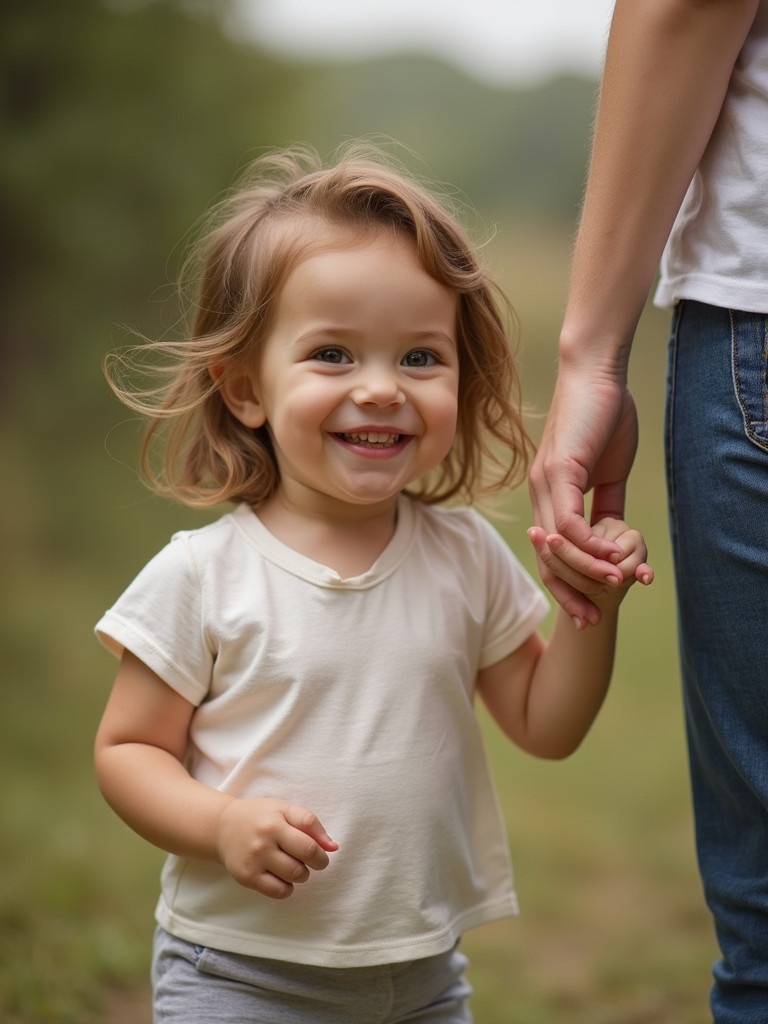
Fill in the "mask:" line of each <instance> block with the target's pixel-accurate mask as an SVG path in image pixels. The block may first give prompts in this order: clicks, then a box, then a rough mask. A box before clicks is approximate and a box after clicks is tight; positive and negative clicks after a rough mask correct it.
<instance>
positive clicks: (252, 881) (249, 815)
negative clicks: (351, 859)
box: [217, 799, 339, 900]
mask: <svg viewBox="0 0 768 1024" xmlns="http://www.w3.org/2000/svg"><path fill="white" fill-rule="evenodd" d="M217 846H218V849H219V856H220V858H221V862H222V864H223V865H224V867H225V868H226V869H227V871H228V872H229V873H230V875H232V877H233V878H234V879H235V881H236V882H239V883H240V885H243V886H245V887H246V888H247V889H255V890H256V891H257V892H260V893H261V894H262V895H263V896H270V897H271V898H272V899H276V900H281V899H286V898H287V897H288V896H290V895H291V893H292V892H293V887H294V885H296V884H298V883H300V882H306V881H307V879H308V878H309V876H310V868H311V869H312V870H313V871H321V870H322V869H323V868H325V867H327V866H328V863H329V858H328V854H329V853H333V852H334V851H335V850H338V848H339V846H338V843H336V842H334V840H333V839H331V837H330V836H329V835H328V833H327V832H326V831H325V829H324V828H323V826H322V824H321V823H320V821H319V820H318V819H317V817H316V816H315V815H314V814H313V813H312V812H311V811H308V810H306V809H305V808H304V807H297V806H296V804H289V803H286V802H285V801H283V800H237V799H234V800H232V801H231V803H229V804H227V806H226V807H225V808H224V811H223V812H222V814H221V818H220V819H219V829H218V836H217Z"/></svg>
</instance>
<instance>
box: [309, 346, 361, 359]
mask: <svg viewBox="0 0 768 1024" xmlns="http://www.w3.org/2000/svg"><path fill="white" fill-rule="evenodd" d="M312 358H313V359H317V360H318V361H319V362H321V363H337V364H339V363H349V362H351V360H350V358H349V356H348V355H347V353H346V352H345V351H344V349H341V348H336V347H335V346H333V345H327V346H326V347H325V348H319V349H318V350H317V352H313V353H312Z"/></svg>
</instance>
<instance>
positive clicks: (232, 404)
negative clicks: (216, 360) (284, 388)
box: [208, 363, 267, 430]
mask: <svg viewBox="0 0 768 1024" xmlns="http://www.w3.org/2000/svg"><path fill="white" fill-rule="evenodd" d="M224 369H225V366H224V364H223V363H222V364H219V365H216V366H212V367H210V369H209V370H208V372H209V373H210V375H211V380H213V381H214V382H215V383H216V384H218V385H219V393H220V394H221V397H222V399H223V400H224V404H225V405H226V407H227V408H228V409H229V411H230V412H231V413H232V415H233V416H234V417H235V419H237V420H239V421H240V422H241V423H242V424H243V426H244V427H250V428H251V429H252V430H255V429H256V428H257V427H263V426H264V424H265V423H266V422H267V417H266V413H265V412H264V406H263V405H262V403H261V399H260V398H259V395H258V391H257V390H256V382H255V380H254V378H253V375H252V374H250V373H244V372H243V373H235V374H232V375H227V374H225V373H224Z"/></svg>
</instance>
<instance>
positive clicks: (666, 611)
mask: <svg viewBox="0 0 768 1024" xmlns="http://www.w3.org/2000/svg"><path fill="white" fill-rule="evenodd" d="M226 11H227V5H226V3H216V4H213V3H205V2H200V0H198V2H195V3H192V2H190V0H186V2H183V0H178V2H173V0H154V2H143V3H142V2H139V0H132V2H131V0H122V2H118V0H112V3H111V4H110V5H109V6H106V5H105V4H103V3H100V2H99V0H67V2H66V3H62V2H61V0H9V2H7V3H6V4H5V5H4V8H3V13H2V16H1V17H2V26H1V29H2V30H1V31H0V67H1V68H2V72H0V83H1V85H2V92H1V98H0V130H1V131H2V136H3V160H2V162H0V236H1V237H2V239H3V244H2V247H0V356H1V357H2V366H3V370H2V375H0V461H1V464H2V465H3V467H4V479H5V487H4V491H3V502H2V505H1V506H0V508H1V509H2V517H3V518H2V527H3V536H4V537H5V539H6V546H5V549H4V554H3V572H2V576H1V577H0V580H1V581H2V582H1V584H0V587H1V590H0V601H1V602H2V604H1V610H2V616H1V618H0V636H1V639H2V649H3V655H4V658H3V668H4V681H5V686H4V698H5V704H4V710H3V715H2V716H0V777H2V779H3V793H2V828H0V861H1V862H2V864H3V874H2V878H0V1018H1V1019H2V1020H4V1021H7V1022H8V1024H45V1022H48V1021H51V1022H58V1024H70V1022H72V1024H95V1022H97V1021H103V1020H104V1019H105V1016H104V1015H105V1012H106V1011H105V1009H104V1006H105V999H106V998H107V996H108V994H109V993H110V992H112V991H113V990H120V989H121V988H123V987H126V986H127V987H132V986H136V985H139V984H142V983H143V979H144V977H145V972H146V967H147V956H148V946H149V938H150V934H151V929H152V922H151V916H152V906H153V903H154V899H155V894H156V888H157V883H156V876H157V871H158V867H159V862H160V857H159V855H158V854H157V852H156V851H153V850H151V849H149V848H148V847H147V846H146V844H144V843H142V842H141V841H140V840H138V839H137V838H136V837H134V836H133V835H132V834H131V833H130V832H129V831H128V830H127V829H126V828H125V827H124V826H123V825H122V824H121V823H120V822H118V821H117V820H116V819H115V817H114V816H113V815H112V814H111V812H110V811H109V810H108V809H107V808H106V807H105V806H104V805H103V802H102V801H101V798H100V797H99V795H98V793H97V792H96V789H95V785H94V782H93V777H92V768H91V744H92V737H93V734H94V731H95V728H96V724H97V721H98V718H99V715H100V712H101V708H102V706H103V703H104V700H105V697H106V691H107V688H108V686H109V682H110V679H111V676H112V673H113V671H114V666H113V664H112V662H111V660H110V658H109V656H108V655H107V654H106V653H105V652H103V651H101V650H100V649H99V647H98V645H97V644H96V642H95V640H94V639H93V638H92V637H91V628H92V625H93V623H94V622H95V621H96V619H97V618H98V617H99V615H100V614H101V612H102V611H103V609H104V608H105V607H106V606H107V605H108V604H109V603H110V602H111V601H112V600H113V598H114V597H115V595H116V594H117V592H118V591H119V590H120V589H122V587H123V586H124V585H125V583H126V582H127V581H128V580H129V579H130V578H131V576H132V575H133V574H134V573H135V572H136V571H137V570H138V568H139V567H140V566H141V564H142V563H143V562H144V561H145V560H146V558H147V557H148V556H149V555H150V554H151V553H153V552H154V551H155V550H156V549H157V548H158V547H159V546H160V545H161V544H162V543H164V541H165V540H166V539H167V537H168V536H169V534H170V533H171V532H172V531H173V530H175V529H180V528H184V527H187V526H194V525H198V524H200V523H201V522H202V521H203V519H202V517H201V516H200V514H196V513H194V512H189V511H185V510H179V509H177V508H173V507H172V506H170V505H166V504H164V503H161V502H159V501H158V500H155V499H153V498H151V497H150V496H149V495H148V494H147V493H146V492H145V491H144V489H143V488H142V486H141V484H140V483H139V481H138V480H137V478H136V474H135V470H134V468H133V467H134V465H135V455H136V442H137V436H138V431H137V427H136V424H135V423H134V422H133V421H132V420H131V418H130V417H129V416H127V415H126V413H125V412H124V410H122V409H121V408H120V407H119V406H118V405H117V403H116V402H114V401H113V400H112V399H111V397H110V396H109V394H108V392H107V389H106V386H105V385H104V383H103V381H102V379H101V375H100V368H99V364H100V360H101V358H102V356H103V355H104V353H105V352H106V351H107V350H108V349H110V348H112V347H113V346H114V345H115V344H119V343H121V342H122V341H123V340H124V338H125V335H126V333H127V331H129V330H130V329H132V328H136V329H138V330H139V331H141V332H144V333H146V334H148V335H155V334H157V333H159V332H162V331H164V330H167V329H169V328H171V327H172V325H173V324H174V322H175V320H176V318H177V315H178V309H177V306H176V303H175V301H174V297H173V289H172V285H171V283H172V281H173V279H174V278H175V275H176V272H177V269H178V266H179V264H180V262H181V258H182V254H183V251H184V246H185V239H186V237H187V232H188V230H189V228H190V225H191V224H193V222H194V221H195V219H196V218H197V217H198V216H199V215H200V213H201V212H202V211H203V210H204V209H205V207H206V206H207V205H208V204H209V203H210V202H211V200H212V199H213V198H215V197H216V196H217V195H218V194H219V193H220V192H221V191H222V190H223V189H225V188H226V187H228V186H229V184H230V183H231V181H232V180H233V178H234V176H235V175H236V173H237V170H238V168H240V167H242V166H243V164H244V163H245V162H246V161H247V160H248V159H249V158H250V157H251V156H253V155H254V154H255V153H257V152H258V151H260V150H262V149H263V148H267V147H272V146H276V145H282V144H285V143H290V142H293V141H299V140H305V141H309V142H311V143H313V144H314V145H316V146H317V147H318V148H319V149H320V150H321V151H322V152H328V151H329V150H331V149H333V148H334V147H335V146H337V145H338V144H339V143H341V142H343V141H344V140H345V139H347V138H349V137H353V136H358V135H366V136H384V137H388V138H390V139H393V140H397V142H399V143H401V144H402V148H398V150H397V151H398V153H399V155H400V156H401V157H402V158H404V159H406V160H408V161H413V163H414V165H415V166H416V168H417V169H418V170H421V171H423V172H425V173H427V174H428V175H433V176H435V177H437V178H438V179H441V180H443V181H447V182H450V183H451V184H453V185H455V186H456V187H457V188H458V189H459V190H460V191H461V192H463V193H465V194H466V195H468V196H469V197H470V198H471V200H472V202H473V203H474V204H475V205H476V206H477V208H478V209H479V211H480V221H481V225H482V224H485V225H486V226H487V227H490V226H491V225H493V224H495V225H497V228H498V230H497V233H496V236H495V238H493V240H492V241H491V242H490V243H489V245H488V249H487V252H488V257H489V259H490V260H491V263H492V265H493V266H494V267H495V269H496V270H497V271H498V273H499V275H500V277H501V278H502V282H503V284H504V286H505V288H506V289H507V291H508V292H509V293H510V296H511V297H512V300H513V302H514V303H515V305H516V306H517V309H518V312H519V314H520V319H521V323H522V338H523V351H522V363H523V375H524V382H525V386H526V392H527V395H528V399H529V403H530V404H531V405H532V406H534V407H535V408H536V409H537V410H539V411H541V410H542V409H544V408H546V404H547V401H548V398H549V394H550V391H551V386H552V379H553V373H554V341H555V336H556V331H557V326H558V323H557V321H558V316H559V308H560V305H561V303H562V299H563V296H564V293H565V276H566V270H567V259H568V234H569V232H570V230H571V226H572V223H573V216H574V213H575V210H576V206H577V203H578V196H579V192H580V189H581V182H582V178H583V173H584V166H585V162H586V141H587V138H588V126H589V120H590V116H591V106H592V100H593V92H594V85H593V84H592V83H589V82H583V81H580V80H577V79H571V80H567V81H559V82H551V83H548V84H546V85H544V86H541V87H540V88H538V89H534V90H526V91H516V90H511V89H495V88H491V87H489V86H487V85H481V84H479V83H476V82H472V81H470V80H468V79H466V78H464V77H463V76H462V75H460V74H459V73H458V72H456V71H454V70H453V69H451V68H449V67H448V66H446V65H443V64H441V63H440V62H438V61H435V60H427V59H422V58H419V57H416V56H409V57H403V58H398V59H395V58H392V59H387V60H377V61H373V62H367V63H355V62H351V63H348V64H342V65H327V66H326V65H319V64H318V65H311V66H310V65H293V64H291V63H289V62H287V61H284V60H281V59H279V58H278V57H276V56H275V55H270V54H267V53H265V52H261V51H259V50H258V49H255V48H253V47H247V46H245V45H242V44H240V43H237V42H235V41H233V40H232V39H231V38H228V37H227V36H226V35H225V34H223V33H222V32H221V31H220V28H219V26H220V23H221V20H222V18H223V17H224V16H225V15H226ZM409 149H412V150H413V151H415V152H414V153H413V154H411V153H410V152H409ZM416 154H418V156H417V155H416ZM422 160H423V162H422ZM475 227H478V225H475ZM478 230H479V232H480V234H481V235H482V234H484V233H486V229H485V228H483V227H482V226H480V227H479V228H478ZM124 323H128V324H129V327H128V328H126V327H123V326H122V324H124ZM647 323H648V327H647V328H646V330H647V335H646V336H645V337H644V338H643V343H642V346H641V347H640V349H639V352H640V354H639V355H638V356H637V357H636V362H635V367H634V373H635V375H636V376H635V379H636V385H635V390H636V394H637V397H638V401H639V405H640V408H641V417H642V422H643V423H644V424H653V428H652V430H651V434H650V441H651V443H650V445H648V440H647V435H644V441H643V445H644V447H643V448H641V452H640V456H639V459H638V466H637V470H636V477H635V481H636V483H635V488H634V491H633V495H632V498H633V506H632V508H633V517H634V516H636V521H637V522H638V524H639V525H641V526H643V528H644V529H645V530H646V532H647V534H648V536H649V539H650V542H651V549H652V552H653V555H654V557H653V563H654V565H655V566H656V568H657V570H658V571H659V579H658V581H657V583H656V584H654V589H653V591H652V592H651V593H649V594H638V595H634V594H633V595H632V597H631V598H630V600H629V602H628V605H629V606H628V610H627V612H626V614H625V619H624V622H625V625H624V627H623V638H622V651H621V655H620V663H619V669H618V672H617V680H616V686H615V689H614V694H613V695H612V696H611V699H610V701H609V705H608V707H607V708H606V711H605V714H604V716H603V717H602V718H601V720H600V722H599V723H598V726H597V727H596V730H595V733H594V734H593V736H592V737H590V739H589V740H588V741H587V745H586V746H585V749H584V751H583V753H582V752H580V753H579V754H578V755H577V756H576V757H575V758H574V759H573V761H572V762H568V764H567V765H565V766H562V765H560V766H547V765H539V764H536V763H532V762H531V759H530V758H523V757H518V756H517V754H516V752H514V751H510V750H509V749H508V747H507V746H505V745H502V744H500V742H499V740H498V737H497V736H496V735H495V734H494V733H493V731H492V730H489V741H490V745H491V755H492V758H493V760H494V766H495V768H496V771H497V774H498V776H499V780H500V790H501V798H502V802H503V803H504V806H505V810H506V813H507V817H508V820H509V822H510V832H511V835H512V843H513V849H514V851H515V855H516V861H517V865H518V873H519V875H520V885H521V890H522V894H523V901H524V910H525V916H524V917H523V918H522V920H521V921H519V922H512V923H510V924H509V925H508V926H507V925H506V924H505V925H504V926H500V927H499V929H491V930H490V931H488V932H484V933H482V934H479V935H478V936H477V937H473V938H471V939H470V941H469V946H470V951H471V954H472V958H473V962H474V972H473V980H474V984H475V987H476V989H477V990H478V993H477V1004H476V1016H477V1019H478V1021H483V1022H485V1024H505V1022H511V1021H516V1022H519V1021H525V1022H526V1024H535V1022H539V1021H541V1022H544V1021H546V1022H555V1021H559V1020H565V1019H567V1020H569V1022H570V1024H581V1022H584V1024H599V1022H600V1021H606V1022H607V1021H609V1020H610V1021H614V1020H619V1019H621V1020H623V1021H627V1022H629V1021H635V1022H637V1024H640V1022H641V1021H645V1020H647V1021H651V1020H653V1021H654V1024H666V1022H670V1024H672V1022H674V1024H700V1022H703V1021H704V1020H705V1015H704V1012H703V1007H704V1002H705V990H706V987H707V978H706V972H707V964H708V960H709V958H710V955H711V950H710V941H711V940H710V937H709V926H708V923H707V922H706V919H705V918H704V915H703V911H702V909H701V905H700V899H699V896H698V890H697V886H696V883H695V872H694V869H693V864H692V850H691V843H690V827H689V818H688V809H687V794H686V791H685V781H684V771H683V768H682V749H683V748H682V732H681V728H680V720H679V709H678V706H677V694H676V664H675V655H674V636H673V633H674V622H673V609H672V597H671V585H670V582H669V573H668V556H667V554H666V547H665V544H666V541H665V523H664V511H663V498H662V494H661V489H662V485H661V480H660V472H661V462H660V451H661V443H660V437H659V436H658V435H659V434H660V415H661V414H660V403H661V391H662V383H663V366H662V363H663V351H662V348H663V346H662V345H661V344H660V343H659V342H658V341H654V339H659V338H661V337H662V336H663V333H664V327H663V323H662V322H661V321H660V320H658V318H656V317H655V316H653V315H650V320H648V321H647ZM534 427H535V424H534ZM512 509H513V511H514V512H515V513H516V515H517V517H518V518H517V520H513V521H512V522H511V523H510V524H509V526H508V531H509V539H510V542H511V543H512V544H513V545H514V546H515V548H516V549H517V550H519V551H521V552H522V553H523V554H524V555H525V554H526V552H527V548H526V545H525V544H524V543H523V542H524V540H525V538H524V535H523V534H522V527H523V526H524V525H525V523H526V522H527V515H528V513H527V505H526V500H525V495H524V494H520V495H518V496H517V497H516V498H515V500H514V503H513V505H512ZM521 538H522V539H521ZM649 637H652V640H651V641H650V642H649ZM651 745H652V756H650V757H649V756H648V753H647V751H648V749H649V746H651ZM614 767H616V770H614ZM510 974H511V975H512V980H511V979H510ZM699 1011H701V1012H699ZM131 1012H132V1013H133V1015H131V1013H129V1014H128V1015H127V1016H125V1017H123V1018H122V1019H125V1020H131V1021H132V1024H139V1020H140V1019H142V1014H141V1012H140V1011H139V1010H135V1012H134V1011H131ZM109 1019H110V1021H115V1022H116V1021H117V1020H118V1019H120V1018H119V1017H118V1016H117V1010H115V1016H110V1017H109Z"/></svg>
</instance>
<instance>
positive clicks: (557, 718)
mask: <svg viewBox="0 0 768 1024" xmlns="http://www.w3.org/2000/svg"><path fill="white" fill-rule="evenodd" d="M595 531H596V532H600V533H602V535H603V536H605V537H606V538H607V539H609V540H612V541H614V542H615V543H616V544H618V545H619V546H620V547H621V549H622V551H623V553H624V557H623V558H622V559H621V561H620V562H619V563H618V564H617V566H616V568H617V569H618V570H619V571H620V572H621V582H620V583H616V584H614V585H611V584H606V583H597V582H595V585H594V588H593V590H592V592H591V593H590V594H589V595H588V596H589V598H590V600H591V601H593V602H594V603H595V604H596V605H597V606H598V607H599V608H600V610H601V611H602V617H601V621H600V623H599V625H597V626H591V627H589V628H586V629H580V628H576V627H575V626H574V622H573V621H572V620H571V619H570V618H569V617H568V616H567V615H566V614H565V613H564V612H563V610H562V609H561V608H558V609H557V617H556V619H555V623H554V626H553V630H552V634H551V637H550V638H549V640H548V641H545V640H544V639H543V638H542V637H541V635H540V634H538V633H534V634H533V635H532V636H530V637H529V638H528V639H527V640H526V641H525V643H523V644H522V645H521V646H520V647H519V648H518V649H517V650H516V651H513V652H512V654H510V655H508V656H507V657H506V658H504V659H503V660H502V661H500V662H498V663H497V664H496V665H491V666H489V667H488V668H486V669H483V670H482V671H481V672H480V673H479V675H478V681H477V689H478V693H479V694H480V696H481V697H482V699H483V701H484V703H485V705H486V706H487V708H488V710H489V711H490V713H491V715H492V716H493V718H494V719H495V720H496V722H497V723H498V725H499V726H500V727H501V729H502V730H503V731H504V732H505V733H506V735H507V736H508V737H509V738H510V739H511V740H512V741H513V742H514V743H516V744H517V745H518V746H519V747H521V748H522V749H523V750H526V751H528V752H529V753H531V754H535V755H536V756H538V757H545V758H554V759H559V758H564V757H567V756H568V755H569V754H572V753H573V751H574V750H576V748H577V747H578V746H579V744H580V743H581V741H582V740H583V739H584V737H585V736H586V734H587V732H588V731H589V728H590V726H591V725H592V722H593V721H594V720H595V717H596V715H597V713H598V711H599V710H600V706H601V705H602V703H603V699H604V698H605V694H606V691H607V689H608V684H609V683H610V679H611V674H612V671H613V659H614V652H615V644H616V627H617V622H618V612H619V605H620V604H621V602H622V600H623V599H624V597H625V595H626V593H627V591H628V590H629V588H630V587H631V586H632V584H633V583H635V582H637V581H639V582H641V583H643V584H645V585H648V584H649V583H651V582H652V580H653V570H652V569H651V568H650V567H649V566H648V565H647V564H646V562H645V558H646V554H647V551H646V547H645V543H644V541H643V538H642V536H641V535H640V534H639V533H638V532H637V531H636V530H630V529H629V527H628V526H627V524H626V523H624V522H622V521H621V520H618V519H604V520H602V521H601V522H600V523H598V524H596V526H595ZM529 536H530V538H531V542H532V544H533V546H534V548H535V549H536V554H537V556H538V557H539V559H540V560H541V561H542V562H545V563H546V562H547V561H552V560H557V550H558V545H559V538H558V537H557V536H551V535H550V536H549V537H548V536H547V535H546V534H545V533H544V531H543V530H541V529H538V528H533V529H532V530H530V531H529ZM560 571H567V570H565V569H563V570H560Z"/></svg>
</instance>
